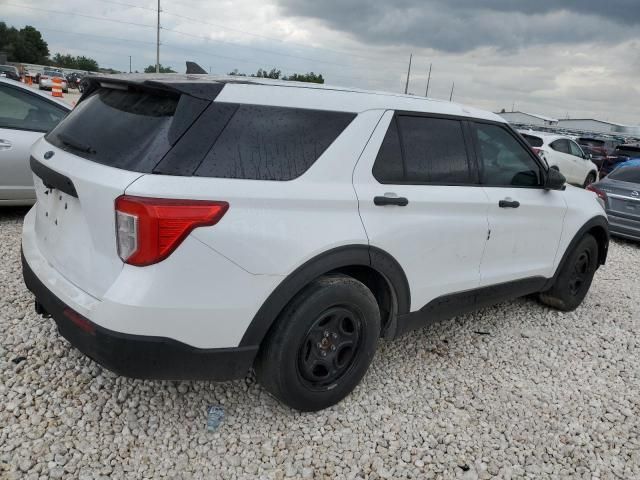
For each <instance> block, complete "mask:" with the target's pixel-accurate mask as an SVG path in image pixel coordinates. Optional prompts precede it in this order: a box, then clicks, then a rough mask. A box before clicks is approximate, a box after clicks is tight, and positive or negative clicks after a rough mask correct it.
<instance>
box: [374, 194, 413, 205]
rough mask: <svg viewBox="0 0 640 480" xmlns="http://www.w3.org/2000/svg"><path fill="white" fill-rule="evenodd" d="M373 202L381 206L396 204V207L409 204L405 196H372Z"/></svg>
mask: <svg viewBox="0 0 640 480" xmlns="http://www.w3.org/2000/svg"><path fill="white" fill-rule="evenodd" d="M373 203H374V204H376V205H377V206H379V207H381V206H384V205H397V206H398V207H406V206H407V205H409V200H408V199H407V198H405V197H387V196H386V195H385V196H384V197H374V198H373Z"/></svg>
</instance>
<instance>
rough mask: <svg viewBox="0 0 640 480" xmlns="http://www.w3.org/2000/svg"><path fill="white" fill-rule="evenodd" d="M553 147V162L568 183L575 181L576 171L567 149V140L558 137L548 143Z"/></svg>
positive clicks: (569, 151)
mask: <svg viewBox="0 0 640 480" xmlns="http://www.w3.org/2000/svg"><path fill="white" fill-rule="evenodd" d="M549 146H550V147H551V148H552V149H553V155H554V159H555V164H556V166H557V167H558V169H559V170H560V173H562V174H563V175H564V176H565V178H566V179H567V181H568V182H569V183H576V178H577V173H576V171H575V164H574V162H573V156H572V155H571V150H570V149H569V140H567V139H566V138H560V139H558V140H556V141H554V142H551V144H550V145H549Z"/></svg>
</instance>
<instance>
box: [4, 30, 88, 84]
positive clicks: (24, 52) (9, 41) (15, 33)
mask: <svg viewBox="0 0 640 480" xmlns="http://www.w3.org/2000/svg"><path fill="white" fill-rule="evenodd" d="M0 52H4V53H6V54H7V60H9V61H10V62H20V63H35V64H38V65H53V66H56V67H62V68H74V69H76V70H87V71H90V72H95V71H97V70H98V68H99V67H98V62H96V61H95V60H94V59H93V58H88V57H85V56H84V55H81V56H77V57H76V56H73V55H63V54H61V53H56V54H55V55H53V57H50V56H49V45H48V44H47V42H45V40H44V38H42V34H41V33H40V31H38V30H37V29H36V28H35V27H32V26H31V25H26V26H25V27H24V28H21V29H20V30H18V29H17V28H15V27H9V26H7V24H6V23H5V22H0Z"/></svg>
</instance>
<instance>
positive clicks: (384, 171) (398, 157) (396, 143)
mask: <svg viewBox="0 0 640 480" xmlns="http://www.w3.org/2000/svg"><path fill="white" fill-rule="evenodd" d="M373 176H374V177H375V179H376V180H378V181H379V182H380V183H402V182H404V181H405V176H404V166H403V163H402V149H401V148H400V137H399V134H398V126H397V122H396V119H395V117H394V119H393V120H392V121H391V124H390V125H389V129H388V130H387V134H386V135H385V137H384V141H383V142H382V146H381V147H380V151H379V152H378V156H377V158H376V161H375V163H374V164H373Z"/></svg>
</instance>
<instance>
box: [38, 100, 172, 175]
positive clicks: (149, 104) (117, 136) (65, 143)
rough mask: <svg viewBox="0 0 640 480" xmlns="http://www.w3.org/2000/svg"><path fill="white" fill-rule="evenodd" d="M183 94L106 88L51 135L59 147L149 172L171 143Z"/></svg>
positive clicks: (100, 161)
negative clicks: (170, 131) (176, 111)
mask: <svg viewBox="0 0 640 480" xmlns="http://www.w3.org/2000/svg"><path fill="white" fill-rule="evenodd" d="M178 99H179V97H178V96H168V95H155V94H153V93H150V92H145V91H127V90H116V89H110V88H101V89H98V90H97V91H96V92H94V93H93V94H92V95H91V96H89V98H87V99H86V100H83V101H82V102H80V103H79V104H78V105H77V106H76V108H75V109H74V110H73V112H72V113H71V114H70V115H69V116H68V117H67V118H65V119H64V121H62V122H60V124H59V125H58V126H57V127H56V128H55V129H54V130H53V131H52V132H51V133H49V135H47V140H48V141H49V142H51V143H53V144H54V145H56V146H57V147H60V148H62V149H65V150H68V151H69V152H71V153H73V154H75V155H79V156H81V157H84V158H87V159H89V160H93V161H95V162H98V163H102V164H104V165H109V166H111V167H116V168H123V169H126V170H133V171H136V172H145V173H146V172H150V171H151V170H152V169H153V167H154V166H155V164H156V163H157V162H158V161H159V160H160V159H161V158H162V157H163V156H164V154H166V152H167V151H168V150H169V148H171V145H170V142H169V130H170V127H171V124H172V121H173V114H174V112H175V110H176V107H177V105H178Z"/></svg>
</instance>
